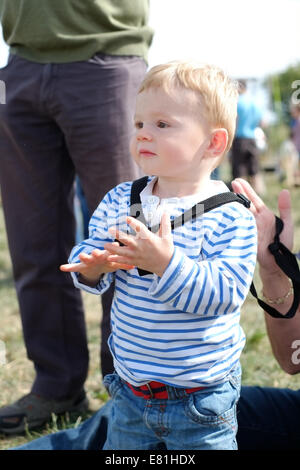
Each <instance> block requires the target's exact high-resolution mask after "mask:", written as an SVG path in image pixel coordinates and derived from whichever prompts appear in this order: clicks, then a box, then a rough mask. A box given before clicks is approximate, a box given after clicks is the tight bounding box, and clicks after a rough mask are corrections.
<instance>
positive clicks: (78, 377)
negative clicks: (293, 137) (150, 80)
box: [0, 54, 146, 398]
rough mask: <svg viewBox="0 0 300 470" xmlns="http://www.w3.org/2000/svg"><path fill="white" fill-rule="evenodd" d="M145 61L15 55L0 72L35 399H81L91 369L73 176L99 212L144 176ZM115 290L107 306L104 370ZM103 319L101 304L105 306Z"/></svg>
mask: <svg viewBox="0 0 300 470" xmlns="http://www.w3.org/2000/svg"><path fill="white" fill-rule="evenodd" d="M145 71H146V64H145V62H144V61H143V60H142V59H141V58H139V57H133V56H131V57H122V56H108V55H103V54H97V55H95V56H94V57H93V58H91V59H89V60H87V61H82V62H73V63H69V64H39V63H35V62H30V61H27V60H24V59H22V58H20V57H18V56H15V55H11V56H10V58H9V63H8V65H7V66H6V67H4V68H3V69H1V70H0V80H3V81H4V82H5V85H6V104H4V105H0V185H1V193H2V203H3V208H4V214H5V222H6V229H7V236H8V243H9V249H10V254H11V259H12V265H13V275H14V280H15V286H16V292H17V296H18V301H19V306H20V313H21V319H22V327H23V333H24V340H25V344H26V349H27V354H28V357H29V359H30V360H32V361H33V363H34V366H35V370H36V378H35V381H34V383H33V386H32V391H33V392H35V393H38V394H40V395H43V396H46V397H52V398H63V397H67V396H70V395H74V394H76V393H77V392H79V391H80V390H81V389H82V387H83V384H84V382H85V379H86V376H87V371H88V347H87V338H86V326H85V320H84V312H83V305H82V300H81V296H80V293H79V291H78V290H76V289H75V288H74V286H73V283H72V280H71V277H70V275H69V274H66V273H62V272H61V271H60V270H59V265H60V264H62V263H66V262H67V259H68V256H69V253H70V251H71V249H72V247H73V245H74V237H75V222H74V214H73V188H74V176H75V174H78V176H79V177H80V181H81V184H82V187H83V191H84V193H85V196H86V200H87V204H88V207H89V210H90V211H91V212H93V211H94V210H95V208H96V206H97V205H98V203H99V202H100V200H101V199H102V197H103V196H104V195H105V193H106V192H107V191H109V190H110V189H111V188H112V187H113V186H115V185H116V184H118V183H120V182H121V181H127V180H131V179H134V178H137V177H139V176H140V173H139V171H138V169H137V167H136V166H135V164H134V163H133V161H132V159H131V157H130V155H129V140H130V137H131V133H132V129H133V113H134V103H135V96H136V92H137V89H138V86H139V84H140V82H141V80H142V79H143V76H144V74H145ZM112 294H113V292H112V289H111V290H110V291H108V292H107V294H105V295H104V296H103V298H102V303H103V321H102V337H103V345H102V355H101V356H102V372H103V375H105V374H106V373H109V372H111V369H112V361H111V357H110V353H109V351H108V349H107V346H106V339H107V336H108V334H109V311H110V305H111V299H112ZM99 317H100V305H99Z"/></svg>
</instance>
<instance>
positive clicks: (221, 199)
mask: <svg viewBox="0 0 300 470" xmlns="http://www.w3.org/2000/svg"><path fill="white" fill-rule="evenodd" d="M147 182H148V176H144V177H142V178H139V179H138V180H135V181H134V182H133V183H132V188H131V195H130V215H131V216H132V217H135V218H138V219H139V220H140V221H141V222H142V223H144V224H145V225H146V226H147V222H146V219H145V216H144V213H143V210H142V204H141V199H140V193H141V191H142V190H143V189H144V188H145V187H146V185H147ZM229 202H239V203H240V204H243V205H244V206H245V207H247V208H249V207H250V204H251V203H250V201H249V200H248V199H247V198H246V197H245V196H244V195H242V194H236V193H233V192H230V191H228V192H226V193H221V194H216V195H215V196H212V197H210V198H208V199H205V200H204V201H201V202H199V203H197V204H195V205H194V206H193V207H192V208H191V209H189V210H188V211H186V212H184V213H183V214H182V215H180V216H179V217H176V218H175V219H174V220H172V221H171V228H172V230H174V228H176V227H180V226H181V225H183V224H184V223H185V222H187V221H189V220H191V219H194V218H196V217H197V216H199V215H200V213H201V214H203V213H205V212H208V211H211V210H212V209H215V208H217V207H220V206H222V205H223V204H227V203H229ZM200 211H201V212H200ZM275 220H276V225H275V229H276V230H275V231H276V233H275V237H274V242H273V243H271V244H270V245H269V247H268V248H269V250H270V252H271V253H272V254H273V256H274V258H275V261H276V263H277V265H278V266H279V267H280V268H281V269H282V271H283V272H284V273H285V274H286V275H287V276H288V277H289V278H290V279H291V280H292V283H293V288H294V301H293V304H292V306H291V308H290V309H289V311H288V312H287V313H286V314H285V315H283V314H282V313H280V312H278V311H277V310H276V309H275V308H273V307H271V306H270V305H268V304H266V303H265V302H264V301H263V300H261V299H259V298H258V295H257V292H256V289H255V286H254V284H253V282H252V284H251V287H250V292H251V294H252V295H253V296H254V297H255V298H256V299H257V302H258V304H259V305H260V306H261V307H262V308H263V309H264V310H265V311H266V312H267V313H269V315H271V316H272V317H274V318H292V317H293V316H294V315H295V313H296V312H297V309H298V306H299V302H300V271H299V266H298V263H297V260H296V256H295V255H294V254H293V253H291V252H290V251H289V250H288V248H286V246H285V245H283V244H282V243H281V242H280V238H279V235H280V233H281V232H282V229H283V222H282V220H281V219H279V218H278V217H276V216H275ZM148 228H149V230H151V231H153V232H154V233H156V232H157V231H158V230H159V224H158V225H156V226H152V227H148ZM119 243H120V242H119ZM138 272H139V275H140V276H145V275H147V274H152V273H150V272H149V271H145V270H143V269H140V268H138Z"/></svg>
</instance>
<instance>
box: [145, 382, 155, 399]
mask: <svg viewBox="0 0 300 470" xmlns="http://www.w3.org/2000/svg"><path fill="white" fill-rule="evenodd" d="M145 385H146V387H147V388H148V390H149V392H150V398H154V395H153V391H152V388H151V386H150V384H149V382H147V383H146V384H145Z"/></svg>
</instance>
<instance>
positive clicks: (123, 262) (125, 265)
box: [107, 255, 135, 269]
mask: <svg viewBox="0 0 300 470" xmlns="http://www.w3.org/2000/svg"><path fill="white" fill-rule="evenodd" d="M107 261H109V263H111V265H112V266H113V267H115V266H119V267H120V269H133V268H134V267H135V265H134V264H130V261H129V260H128V258H126V257H125V256H120V255H109V256H108V258H107Z"/></svg>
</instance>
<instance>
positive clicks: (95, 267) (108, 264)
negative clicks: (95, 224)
mask: <svg viewBox="0 0 300 470" xmlns="http://www.w3.org/2000/svg"><path fill="white" fill-rule="evenodd" d="M112 245H114V246H116V245H117V246H119V243H117V242H114V243H112ZM109 255H110V253H109V252H107V251H105V250H98V249H97V248H96V249H95V250H93V251H92V252H91V253H90V254H89V255H88V254H87V253H80V255H79V259H80V261H81V262H80V263H71V264H62V265H61V266H60V270H61V271H64V272H67V273H70V272H77V273H80V274H81V275H82V276H83V278H84V279H86V280H87V281H88V282H90V283H95V284H97V282H98V281H99V278H100V276H101V275H102V274H105V273H110V272H114V271H117V270H118V269H132V268H134V266H132V265H127V264H121V263H118V262H114V261H110V260H108V256H109Z"/></svg>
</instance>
